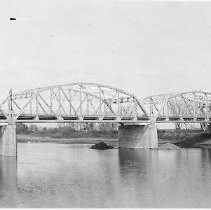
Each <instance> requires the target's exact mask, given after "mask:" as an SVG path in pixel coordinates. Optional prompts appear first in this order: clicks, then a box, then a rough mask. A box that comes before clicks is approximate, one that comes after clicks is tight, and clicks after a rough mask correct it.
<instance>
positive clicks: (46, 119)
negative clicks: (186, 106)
mask: <svg viewBox="0 0 211 210" xmlns="http://www.w3.org/2000/svg"><path fill="white" fill-rule="evenodd" d="M6 122H7V118H6V117H5V116H4V115H0V123H6ZM16 122H17V123H71V122H72V123H75V122H76V123H84V122H99V123H103V122H114V123H150V119H149V118H147V117H143V116H138V117H137V118H134V117H128V116H122V117H120V118H118V117H117V116H102V117H99V116H82V117H79V116H74V115H71V116H70V115H69V116H61V117H57V116H55V115H38V116H36V115H20V116H19V117H18V118H17V120H16ZM204 122H209V123H211V118H209V119H206V118H205V117H197V118H195V119H194V118H193V117H183V118H179V117H174V116H172V117H158V118H157V119H156V123H204Z"/></svg>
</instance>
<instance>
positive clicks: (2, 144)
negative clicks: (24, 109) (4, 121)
mask: <svg viewBox="0 0 211 210" xmlns="http://www.w3.org/2000/svg"><path fill="white" fill-rule="evenodd" d="M0 155H1V156H11V157H15V156H16V155H17V142H16V125H15V124H8V125H3V126H1V125H0Z"/></svg>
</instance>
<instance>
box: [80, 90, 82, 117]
mask: <svg viewBox="0 0 211 210" xmlns="http://www.w3.org/2000/svg"><path fill="white" fill-rule="evenodd" d="M80 118H82V93H81V86H80Z"/></svg>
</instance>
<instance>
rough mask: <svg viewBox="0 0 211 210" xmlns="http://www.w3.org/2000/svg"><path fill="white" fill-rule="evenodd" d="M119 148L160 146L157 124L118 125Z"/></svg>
mask: <svg viewBox="0 0 211 210" xmlns="http://www.w3.org/2000/svg"><path fill="white" fill-rule="evenodd" d="M118 137H119V148H146V149H147V148H148V149H149V148H158V136H157V126H156V124H155V123H151V124H149V125H120V126H119V127H118Z"/></svg>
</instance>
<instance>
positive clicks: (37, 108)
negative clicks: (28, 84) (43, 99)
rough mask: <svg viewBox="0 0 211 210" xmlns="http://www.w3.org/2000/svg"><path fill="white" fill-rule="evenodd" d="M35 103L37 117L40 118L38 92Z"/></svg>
mask: <svg viewBox="0 0 211 210" xmlns="http://www.w3.org/2000/svg"><path fill="white" fill-rule="evenodd" d="M35 104H36V118H37V119H38V117H39V106H38V95H37V93H36V96H35Z"/></svg>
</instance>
